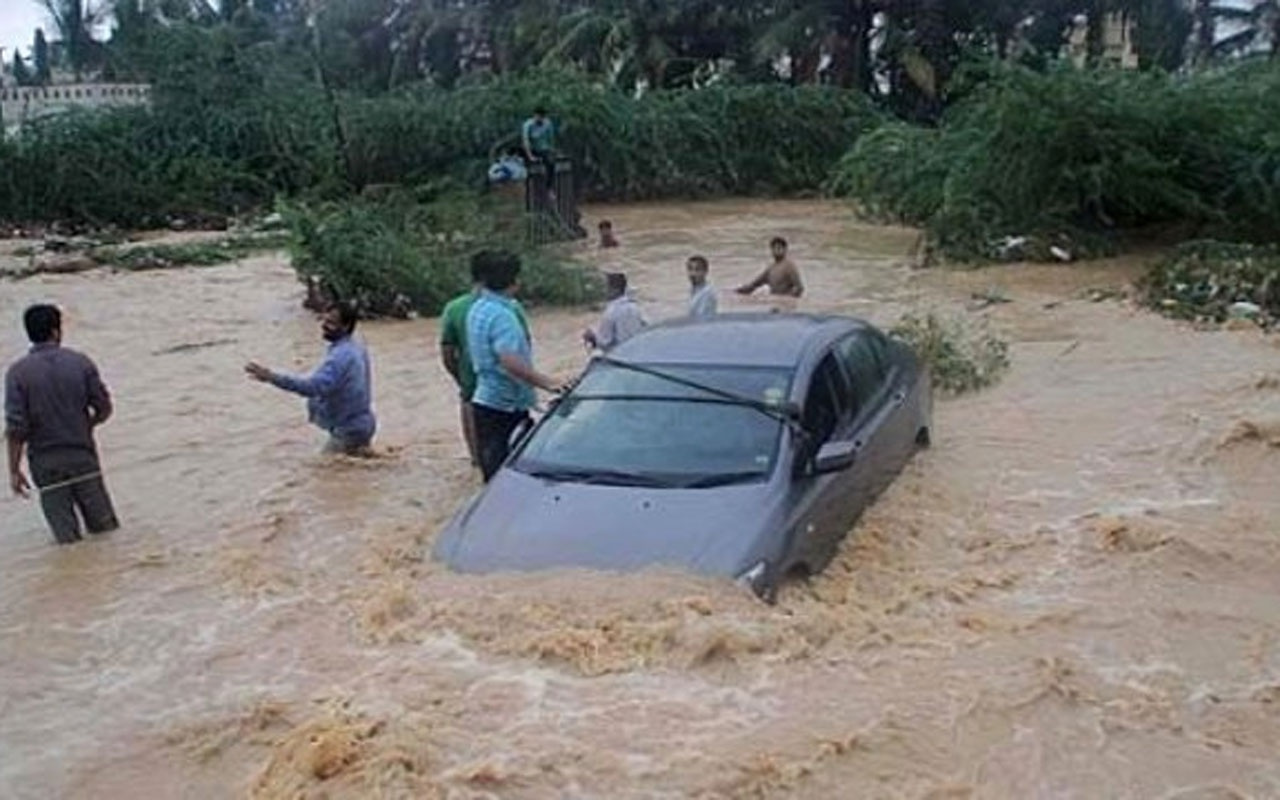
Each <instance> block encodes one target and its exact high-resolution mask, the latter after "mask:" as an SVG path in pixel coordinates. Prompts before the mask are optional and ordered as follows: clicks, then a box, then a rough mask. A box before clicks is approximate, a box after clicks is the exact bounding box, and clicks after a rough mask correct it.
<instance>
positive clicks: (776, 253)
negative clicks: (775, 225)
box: [769, 236, 787, 261]
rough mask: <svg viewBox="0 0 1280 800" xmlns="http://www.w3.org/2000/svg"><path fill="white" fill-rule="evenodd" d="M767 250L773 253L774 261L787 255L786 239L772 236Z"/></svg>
mask: <svg viewBox="0 0 1280 800" xmlns="http://www.w3.org/2000/svg"><path fill="white" fill-rule="evenodd" d="M769 250H770V252H772V253H773V260H774V261H781V260H782V259H784V258H786V257H787V240H786V239H783V238H782V237H781V236H775V237H773V240H772V241H770V242H769Z"/></svg>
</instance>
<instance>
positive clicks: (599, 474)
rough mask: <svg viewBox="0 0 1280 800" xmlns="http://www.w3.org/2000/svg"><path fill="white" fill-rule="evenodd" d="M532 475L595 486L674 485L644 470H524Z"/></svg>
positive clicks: (658, 487) (550, 479) (556, 481)
mask: <svg viewBox="0 0 1280 800" xmlns="http://www.w3.org/2000/svg"><path fill="white" fill-rule="evenodd" d="M523 472H524V473H525V474H526V475H528V476H530V477H532V478H540V479H541V480H545V481H552V482H555V483H583V484H588V485H593V486H644V487H648V488H653V489H668V488H671V487H672V486H674V485H675V484H672V483H671V482H670V481H665V480H662V479H661V478H658V477H655V476H653V475H646V474H645V473H643V472H627V471H624V470H616V469H585V468H578V467H547V468H543V469H531V470H523Z"/></svg>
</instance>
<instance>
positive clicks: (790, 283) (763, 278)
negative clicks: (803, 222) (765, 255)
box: [737, 236, 804, 297]
mask: <svg viewBox="0 0 1280 800" xmlns="http://www.w3.org/2000/svg"><path fill="white" fill-rule="evenodd" d="M769 249H770V250H771V251H772V252H773V263H772V264H770V265H769V266H767V267H765V270H764V272H761V273H760V275H759V276H758V277H756V279H755V280H753V281H751V282H750V283H745V284H743V285H742V286H739V287H738V289H737V292H738V294H751V293H752V292H754V291H755V290H756V289H759V288H760V287H761V286H766V285H767V286H768V287H769V294H771V295H781V296H783V297H799V296H800V295H802V294H804V282H803V281H802V280H800V270H798V269H796V265H795V262H793V261H792V260H791V259H789V258H787V240H786V239H783V238H782V237H781V236H775V237H774V239H773V241H771V242H769Z"/></svg>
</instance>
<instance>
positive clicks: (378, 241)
mask: <svg viewBox="0 0 1280 800" xmlns="http://www.w3.org/2000/svg"><path fill="white" fill-rule="evenodd" d="M282 210H283V213H284V217H285V220H286V222H287V224H288V225H289V228H290V231H291V233H292V236H293V244H292V245H291V250H292V253H293V263H294V268H295V269H296V270H297V272H298V275H299V277H300V278H301V279H302V280H303V281H304V282H307V283H308V285H316V286H323V287H324V289H325V290H326V291H327V292H328V293H330V294H332V295H333V296H336V297H338V298H342V299H350V300H354V301H356V302H357V303H358V304H359V306H360V307H361V308H362V310H363V311H364V312H365V313H367V314H369V315H402V314H404V313H405V312H407V311H408V310H410V309H414V310H417V311H419V312H421V313H426V314H436V313H438V312H439V311H440V309H441V308H442V307H443V305H444V304H445V303H446V302H448V300H449V299H450V298H451V297H453V296H454V295H456V294H458V293H460V292H463V291H465V290H466V289H468V288H469V287H470V286H471V279H470V268H469V259H470V256H471V254H472V253H474V252H475V251H477V250H480V249H489V248H500V247H506V248H507V249H512V250H514V251H516V252H520V253H521V255H522V260H523V270H522V272H521V289H522V292H521V296H522V298H524V299H525V300H527V301H528V302H530V303H557V304H575V303H585V302H587V301H589V300H593V299H596V298H598V297H599V296H601V286H600V281H599V276H597V275H595V274H593V273H590V272H588V271H586V270H584V269H582V268H581V267H578V266H577V265H573V264H569V263H566V262H563V261H560V260H558V259H556V258H555V257H554V256H553V255H551V254H549V253H547V252H544V251H534V250H525V251H524V252H522V245H521V244H520V242H519V241H518V240H517V239H515V238H514V237H513V236H512V235H510V234H506V235H504V234H503V233H502V232H501V231H500V229H499V226H498V224H497V218H496V217H495V215H494V214H493V212H492V211H490V210H489V209H488V208H486V207H485V204H484V202H483V201H482V198H481V197H480V196H479V195H476V194H473V193H469V192H465V191H458V190H456V189H453V190H446V191H442V192H437V193H436V194H435V195H434V196H430V197H426V198H424V197H422V196H417V195H414V194H412V193H396V194H392V195H390V196H387V197H383V198H379V199H367V198H355V199H349V200H342V201H332V202H323V203H310V204H303V203H299V204H285V205H283V206H282Z"/></svg>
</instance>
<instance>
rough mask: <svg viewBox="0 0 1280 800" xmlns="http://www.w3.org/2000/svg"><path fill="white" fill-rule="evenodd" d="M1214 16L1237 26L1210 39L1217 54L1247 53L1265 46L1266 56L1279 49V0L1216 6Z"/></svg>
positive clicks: (1273, 55) (1275, 52) (1261, 0)
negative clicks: (1228, 32) (1241, 6)
mask: <svg viewBox="0 0 1280 800" xmlns="http://www.w3.org/2000/svg"><path fill="white" fill-rule="evenodd" d="M1214 13H1215V15H1216V16H1217V18H1218V19H1219V20H1221V21H1223V22H1225V23H1227V24H1228V25H1230V26H1232V27H1237V28H1239V29H1238V30H1237V31H1236V32H1234V33H1231V34H1229V35H1227V36H1226V37H1224V38H1222V39H1219V40H1217V41H1215V42H1214V43H1213V52H1214V54H1215V55H1218V56H1227V55H1235V54H1240V53H1247V52H1250V51H1255V50H1258V49H1261V48H1264V47H1265V48H1266V50H1267V53H1268V55H1269V57H1270V58H1275V57H1276V54H1277V52H1278V51H1280V0H1256V2H1254V4H1253V7H1252V8H1237V7H1235V6H1226V5H1223V6H1216V7H1215V8H1214Z"/></svg>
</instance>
